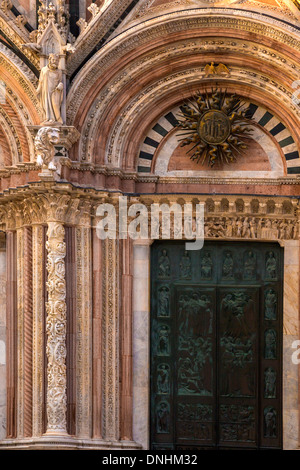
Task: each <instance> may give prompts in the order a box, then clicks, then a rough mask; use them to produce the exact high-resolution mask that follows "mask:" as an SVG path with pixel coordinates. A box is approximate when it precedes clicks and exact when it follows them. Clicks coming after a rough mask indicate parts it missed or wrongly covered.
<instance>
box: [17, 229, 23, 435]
mask: <svg viewBox="0 0 300 470" xmlns="http://www.w3.org/2000/svg"><path fill="white" fill-rule="evenodd" d="M24 316H25V315H24V228H18V229H17V417H16V423H17V437H18V438H22V437H24V376H25V374H24Z"/></svg>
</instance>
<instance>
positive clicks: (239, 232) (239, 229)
mask: <svg viewBox="0 0 300 470" xmlns="http://www.w3.org/2000/svg"><path fill="white" fill-rule="evenodd" d="M236 226H237V232H236V236H237V237H238V238H241V237H242V230H243V221H242V220H241V219H238V220H237V221H236Z"/></svg>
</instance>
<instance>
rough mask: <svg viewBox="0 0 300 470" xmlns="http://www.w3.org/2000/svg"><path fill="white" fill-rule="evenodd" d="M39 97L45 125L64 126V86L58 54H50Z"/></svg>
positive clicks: (44, 69) (42, 73) (43, 73)
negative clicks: (62, 108) (62, 112)
mask: <svg viewBox="0 0 300 470" xmlns="http://www.w3.org/2000/svg"><path fill="white" fill-rule="evenodd" d="M37 95H38V97H39V100H40V103H41V106H42V109H43V111H44V114H45V121H44V122H43V124H51V125H52V124H55V125H59V124H63V119H62V116H61V106H62V102H63V95H64V85H63V72H62V70H60V69H59V55H58V54H50V55H49V60H48V64H47V65H46V66H45V67H43V68H42V70H41V75H40V81H39V86H38V89H37Z"/></svg>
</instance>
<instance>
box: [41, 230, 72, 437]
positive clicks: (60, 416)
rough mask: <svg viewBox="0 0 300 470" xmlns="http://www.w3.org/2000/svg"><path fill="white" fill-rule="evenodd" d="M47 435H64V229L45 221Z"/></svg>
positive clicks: (65, 391) (65, 392) (65, 424)
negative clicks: (46, 226)
mask: <svg viewBox="0 0 300 470" xmlns="http://www.w3.org/2000/svg"><path fill="white" fill-rule="evenodd" d="M47 235H48V241H47V243H46V248H47V251H48V262H47V271H48V282H47V290H48V302H47V304H46V310H47V326H46V330H47V348H46V352H47V359H48V367H47V378H48V388H47V433H46V434H47V435H49V434H50V435H62V434H63V435H67V420H66V413H67V390H66V389H67V368H66V324H67V306H66V280H65V256H66V243H65V241H64V239H65V229H64V227H63V225H62V224H60V223H57V222H49V223H48V232H47Z"/></svg>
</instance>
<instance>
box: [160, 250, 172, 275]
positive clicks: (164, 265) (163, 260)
mask: <svg viewBox="0 0 300 470" xmlns="http://www.w3.org/2000/svg"><path fill="white" fill-rule="evenodd" d="M158 275H159V277H163V278H166V277H170V260H169V257H168V254H167V250H163V251H162V253H161V256H160V257H159V260H158Z"/></svg>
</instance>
